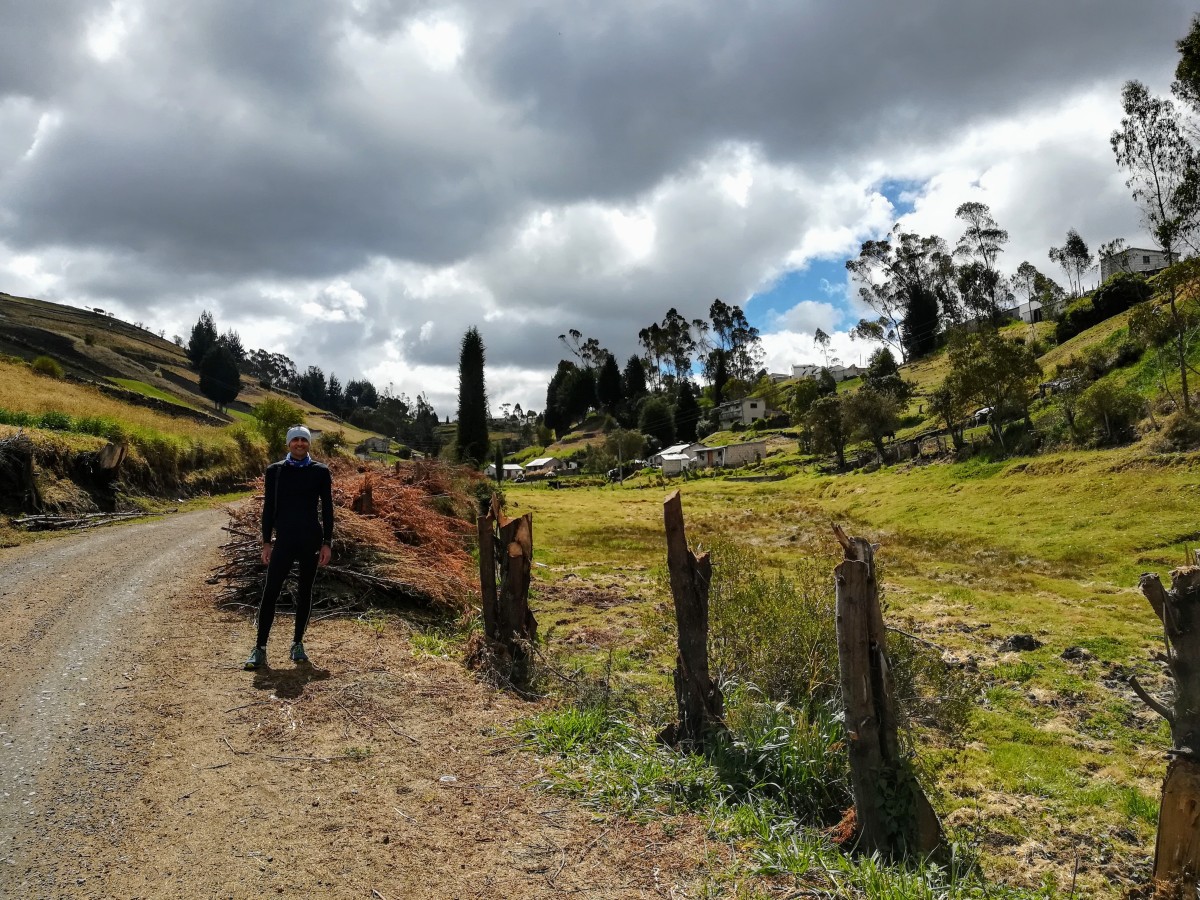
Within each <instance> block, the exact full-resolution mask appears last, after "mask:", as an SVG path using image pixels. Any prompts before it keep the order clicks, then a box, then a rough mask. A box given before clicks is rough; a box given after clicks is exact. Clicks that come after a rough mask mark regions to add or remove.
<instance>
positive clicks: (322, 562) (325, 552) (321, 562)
mask: <svg viewBox="0 0 1200 900" xmlns="http://www.w3.org/2000/svg"><path fill="white" fill-rule="evenodd" d="M331 556H333V550H332V549H330V547H329V545H328V544H322V545H321V553H320V555H319V556H318V557H317V565H318V566H327V565H329V557H331Z"/></svg>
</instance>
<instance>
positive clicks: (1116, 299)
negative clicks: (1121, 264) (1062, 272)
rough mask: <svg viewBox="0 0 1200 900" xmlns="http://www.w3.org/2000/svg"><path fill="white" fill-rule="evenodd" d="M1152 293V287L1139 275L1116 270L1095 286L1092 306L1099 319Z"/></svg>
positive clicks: (1142, 299)
mask: <svg viewBox="0 0 1200 900" xmlns="http://www.w3.org/2000/svg"><path fill="white" fill-rule="evenodd" d="M1153 294H1154V289H1153V288H1152V287H1150V285H1149V284H1147V282H1146V279H1145V278H1144V277H1142V276H1141V275H1135V274H1132V273H1129V272H1118V273H1117V274H1116V275H1113V276H1111V277H1110V278H1109V279H1108V280H1107V281H1106V282H1104V284H1102V285H1100V287H1098V288H1096V292H1095V293H1094V294H1092V306H1093V307H1095V309H1096V312H1097V313H1098V314H1099V316H1100V320H1103V319H1107V318H1110V317H1112V316H1115V315H1116V314H1117V313H1122V312H1125V310H1127V309H1129V308H1130V307H1131V306H1136V305H1137V304H1139V303H1142V302H1143V301H1145V300H1149V299H1150V297H1151V296H1153Z"/></svg>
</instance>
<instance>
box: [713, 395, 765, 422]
mask: <svg viewBox="0 0 1200 900" xmlns="http://www.w3.org/2000/svg"><path fill="white" fill-rule="evenodd" d="M778 415H780V412H779V410H777V409H768V408H767V403H766V401H765V400H763V399H762V398H761V397H743V398H742V399H741V400H729V401H727V402H725V403H722V404H721V405H720V406H718V407H717V421H719V422H720V423H721V427H722V428H728V427H729V426H730V425H733V424H735V423H736V424H738V425H749V424H750V423H751V422H753V421H754V420H755V419H769V418H771V416H778Z"/></svg>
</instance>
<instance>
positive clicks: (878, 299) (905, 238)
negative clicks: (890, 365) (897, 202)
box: [846, 225, 953, 362]
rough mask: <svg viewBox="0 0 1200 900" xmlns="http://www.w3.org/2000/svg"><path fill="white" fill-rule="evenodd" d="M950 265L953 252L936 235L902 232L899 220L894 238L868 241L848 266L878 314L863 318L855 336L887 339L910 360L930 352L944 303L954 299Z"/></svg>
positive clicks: (867, 300) (934, 343)
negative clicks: (924, 235) (926, 235)
mask: <svg viewBox="0 0 1200 900" xmlns="http://www.w3.org/2000/svg"><path fill="white" fill-rule="evenodd" d="M947 267H949V268H950V269H952V268H953V263H952V262H951V259H950V252H949V250H948V248H947V246H946V242H945V241H943V240H942V239H941V238H940V237H937V236H936V235H931V236H929V237H922V236H920V235H918V234H914V233H912V232H902V231H900V227H899V225H897V226H895V227H894V228H893V229H892V233H891V235H890V236H889V237H887V238H883V239H882V240H871V241H865V242H864V243H863V244H862V247H861V248H860V250H859V254H858V258H857V259H851V260H847V261H846V269H847V270H848V271H849V272H850V274H851V276H852V277H853V278H854V280H855V282H857V284H858V286H859V288H858V295H859V297H860V298H861V299H862V300H863V302H864V303H866V304H867V305H868V306H869V307H870V308H871V309H872V310H874V311H875V313H876V316H877V318H875V319H873V320H872V319H862V320H861V321H860V322H859V323H858V325H856V326H855V327H854V329H853V330H852V331H851V336H852V337H857V338H866V339H869V340H874V341H877V342H881V343H884V344H888V345H890V346H891V347H893V348H895V349H896V350H897V351H898V352H899V353H900V356H901V359H902V360H903V361H905V362H907V361H908V359H909V357H911V356H922V355H924V354H926V353H928V352H929V351H931V350H932V349H933V348H934V347H935V346H936V344H937V336H938V332H939V330H940V323H939V318H940V315H941V307H943V306H945V305H946V304H947V301H949V300H950V297H949V296H948V291H949V290H950V285H951V281H950V280H949V279H948V278H947V277H946V272H947Z"/></svg>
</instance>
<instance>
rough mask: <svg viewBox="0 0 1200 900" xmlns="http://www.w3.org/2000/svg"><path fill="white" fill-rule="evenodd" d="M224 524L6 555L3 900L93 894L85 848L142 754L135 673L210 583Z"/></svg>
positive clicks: (106, 533) (101, 537) (120, 534)
mask: <svg viewBox="0 0 1200 900" xmlns="http://www.w3.org/2000/svg"><path fill="white" fill-rule="evenodd" d="M225 520H226V516H225V514H224V513H223V512H221V511H219V510H202V511H197V512H189V513H184V514H179V515H173V516H167V517H164V518H161V519H155V520H152V521H148V522H144V523H137V524H133V525H127V526H121V527H112V528H103V529H98V530H95V531H89V532H84V533H80V534H77V535H70V536H67V537H61V538H56V539H52V540H46V541H39V542H36V543H34V544H31V545H27V546H24V547H17V548H9V549H5V550H2V551H0V636H2V637H0V896H3V897H9V896H12V897H17V896H21V897H38V896H52V895H60V894H62V893H63V892H64V891H66V890H68V889H70V888H71V886H74V887H75V888H77V889H79V890H78V894H79V895H86V893H87V892H86V882H87V877H88V873H87V872H86V871H84V868H85V867H84V866H82V865H80V864H79V857H78V850H77V848H78V845H79V838H80V837H81V836H82V835H93V836H94V835H96V834H97V833H101V832H103V829H104V827H105V816H106V810H107V809H109V808H111V807H112V806H113V804H114V802H115V801H116V799H118V798H119V797H120V795H121V794H122V793H123V792H124V791H126V790H128V789H129V787H130V785H131V782H132V781H133V780H135V779H136V774H135V771H134V767H133V766H131V765H130V763H131V761H132V760H134V759H136V757H137V755H138V754H139V752H141V750H142V748H141V747H140V745H139V740H138V738H139V736H138V735H137V734H136V733H135V731H136V726H135V725H134V724H133V723H132V722H123V721H122V716H121V709H122V704H123V703H124V702H125V700H126V698H127V697H128V693H129V691H130V690H131V680H132V678H133V673H134V672H135V671H136V670H137V669H138V667H139V665H141V664H142V662H143V651H144V650H145V648H146V646H147V644H148V643H152V642H153V641H154V640H155V637H154V636H155V635H156V634H157V633H158V632H159V631H160V630H161V629H162V626H163V624H164V623H163V621H162V620H163V619H164V618H165V617H167V616H169V615H170V614H171V610H172V604H171V603H170V599H171V598H172V596H173V595H174V593H176V592H178V591H181V590H194V589H195V585H198V584H201V583H202V582H203V579H204V578H205V577H206V576H207V572H208V570H209V568H210V567H211V566H212V564H213V562H214V560H215V557H214V555H213V551H214V548H215V547H216V546H217V545H218V544H219V543H220V537H221V531H220V527H221V525H222V524H223V523H224V522H225ZM73 849H74V852H73ZM71 893H75V891H74V890H72V891H71Z"/></svg>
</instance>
